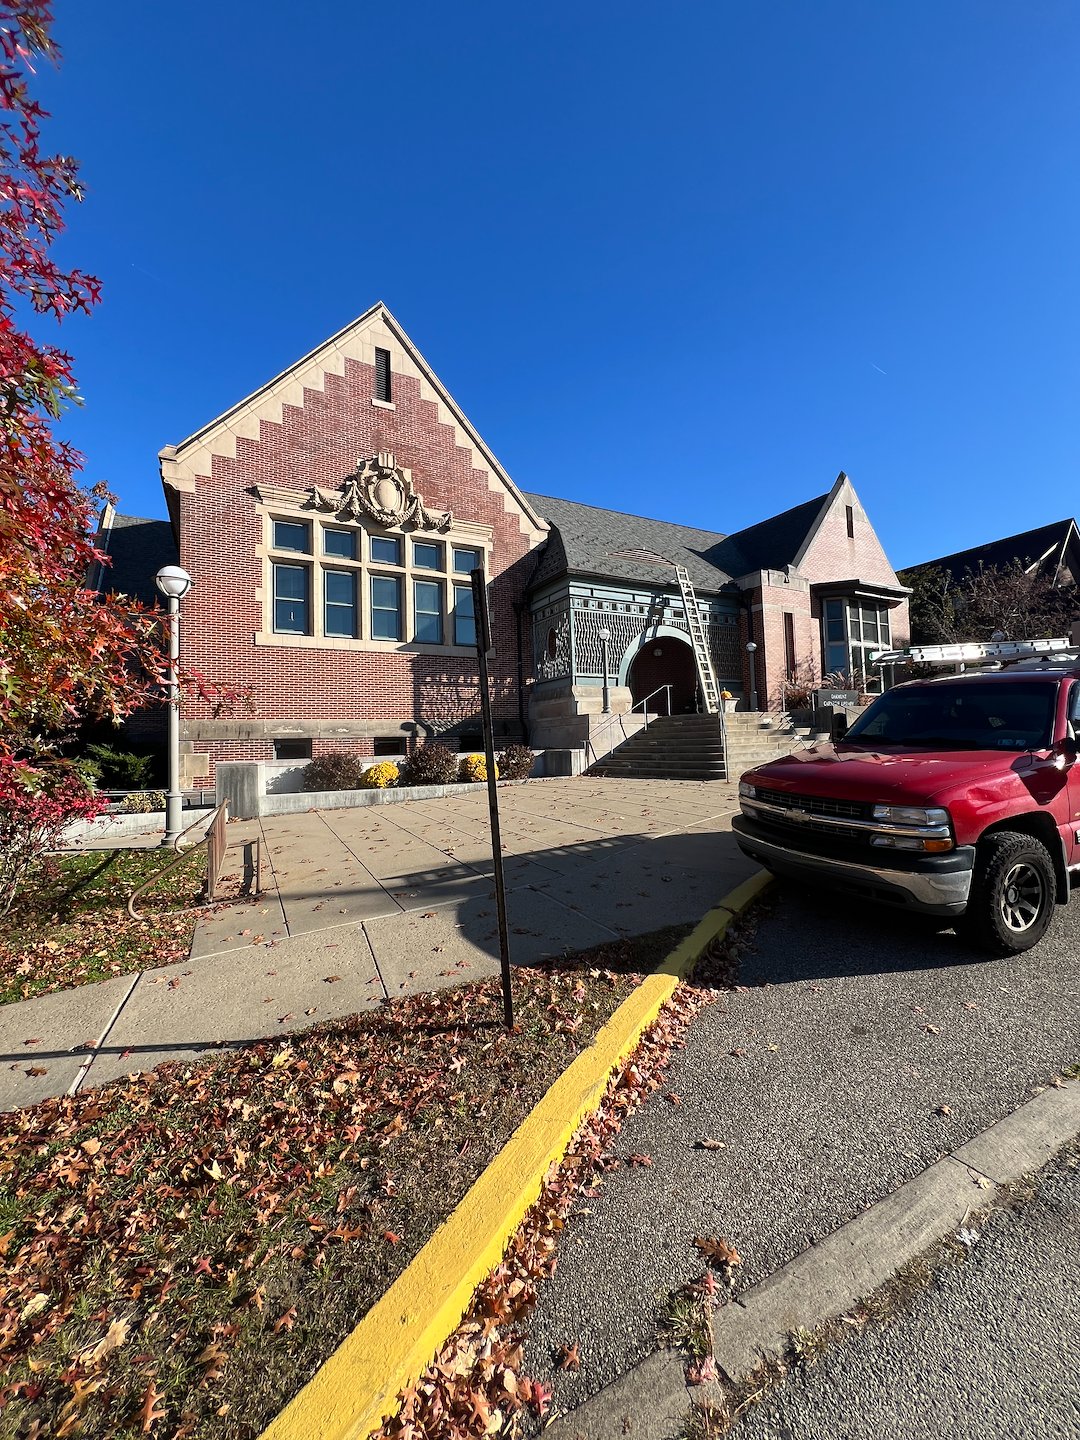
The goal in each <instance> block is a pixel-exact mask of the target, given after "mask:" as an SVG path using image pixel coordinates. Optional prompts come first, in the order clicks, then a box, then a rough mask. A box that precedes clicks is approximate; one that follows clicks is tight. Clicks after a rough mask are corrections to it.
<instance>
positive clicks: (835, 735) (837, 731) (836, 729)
mask: <svg viewBox="0 0 1080 1440" xmlns="http://www.w3.org/2000/svg"><path fill="white" fill-rule="evenodd" d="M847 728H848V727H847V716H846V715H834V716H833V717H832V723H831V724H830V726H829V732H830V734H831V736H832V739H833V741H834V742H835V741H837V740H843V738H844V736H845V735H846V734H847Z"/></svg>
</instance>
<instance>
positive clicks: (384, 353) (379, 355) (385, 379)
mask: <svg viewBox="0 0 1080 1440" xmlns="http://www.w3.org/2000/svg"><path fill="white" fill-rule="evenodd" d="M375 399H376V400H382V401H384V402H385V403H386V404H387V405H389V404H390V401H391V395H390V351H389V350H379V349H376V351H375Z"/></svg>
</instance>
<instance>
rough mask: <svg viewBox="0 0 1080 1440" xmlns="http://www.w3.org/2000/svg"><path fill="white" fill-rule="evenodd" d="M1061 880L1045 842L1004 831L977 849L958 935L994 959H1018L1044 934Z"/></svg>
mask: <svg viewBox="0 0 1080 1440" xmlns="http://www.w3.org/2000/svg"><path fill="white" fill-rule="evenodd" d="M1056 903H1057V876H1056V874H1055V873H1054V862H1053V861H1052V860H1051V858H1050V852H1049V851H1048V850H1047V848H1046V846H1045V845H1044V844H1043V843H1042V841H1041V840H1036V839H1035V837H1034V836H1033V835H1025V834H1022V833H1021V832H1020V831H1016V830H1000V831H998V832H997V833H996V834H994V835H988V836H987V838H986V839H985V840H983V841H982V842H981V844H980V845H979V853H978V856H977V858H976V861H975V874H974V876H973V877H972V881H971V894H970V896H969V897H968V906H967V910H966V911H965V912H964V915H963V918H962V919H961V921H960V923H959V924H958V925H957V927H956V928H957V931H958V932H959V933H960V934H961V935H962V936H963V937H964V938H965V939H967V940H969V941H970V942H971V943H972V944H974V945H977V946H978V948H979V949H980V950H988V951H989V952H990V953H991V954H992V955H1019V954H1020V953H1021V952H1022V951H1024V950H1030V949H1031V947H1032V946H1033V945H1037V944H1038V943H1039V941H1040V940H1041V939H1042V937H1043V936H1044V935H1045V933H1046V927H1047V926H1048V925H1049V924H1050V920H1051V918H1052V917H1053V914H1054V906H1055V904H1056Z"/></svg>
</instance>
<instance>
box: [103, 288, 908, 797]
mask: <svg viewBox="0 0 1080 1440" xmlns="http://www.w3.org/2000/svg"><path fill="white" fill-rule="evenodd" d="M160 464H161V478H162V483H163V485H164V489H165V495H166V500H167V503H168V508H169V515H170V519H171V522H172V529H173V534H174V536H175V538H176V543H177V550H178V556H177V558H178V559H179V561H180V563H181V564H182V565H183V566H184V567H185V568H186V569H187V570H188V571H189V572H190V573H191V575H192V578H193V581H194V584H193V586H192V589H191V591H190V592H189V594H188V596H187V598H186V599H185V600H184V602H183V607H182V615H183V629H182V635H183V642H182V643H183V652H184V659H185V663H186V664H188V665H190V666H194V667H195V668H197V669H198V670H200V671H202V672H203V673H204V674H206V675H208V676H210V677H212V678H214V679H221V680H225V681H228V682H229V683H231V684H235V685H240V686H244V687H247V688H249V689H250V692H251V696H252V703H253V714H251V715H250V716H248V715H228V716H219V715H214V714H213V713H212V712H211V711H210V710H209V709H208V708H207V707H206V706H205V705H204V704H202V703H201V702H199V701H197V700H188V701H186V702H185V707H184V710H183V713H182V716H181V749H182V769H183V776H184V782H185V784H187V785H189V786H193V785H199V784H203V783H209V782H210V781H211V780H212V776H213V769H214V766H215V765H216V763H217V762H218V761H221V760H270V759H275V758H279V759H299V758H303V757H305V756H307V755H309V754H311V755H317V754H320V753H326V752H327V751H329V750H335V749H349V750H355V751H358V752H359V753H361V754H379V753H391V752H399V751H401V750H403V749H404V748H406V747H408V746H409V745H411V744H413V743H415V742H417V741H422V740H424V739H427V738H433V737H436V736H442V737H445V738H447V739H449V740H450V741H451V742H452V743H454V744H456V745H457V746H458V747H459V748H472V747H475V746H476V745H477V744H478V742H479V737H478V728H479V727H478V712H479V702H478V675H477V665H476V657H475V649H474V633H475V632H474V626H473V617H472V611H471V593H470V588H469V583H468V581H469V572H470V571H471V569H472V568H473V567H474V566H476V565H482V567H483V569H484V570H485V572H486V574H487V577H488V583H489V596H490V604H491V611H492V622H493V623H492V630H493V646H494V649H493V655H492V657H491V672H492V685H493V708H494V714H495V720H496V728H497V730H498V732H499V737H505V738H506V739H510V738H516V737H520V736H522V735H527V736H528V738H529V739H530V741H531V742H532V743H533V744H534V745H536V746H537V747H538V748H544V747H547V746H562V745H566V744H581V743H583V741H584V739H585V738H586V737H587V735H588V734H589V730H590V727H592V726H594V725H595V723H596V720H597V716H598V713H599V710H600V708H601V694H602V685H603V679H604V676H603V648H604V647H603V645H602V644H601V631H602V630H607V631H608V632H609V635H610V638H609V640H608V642H607V649H608V658H609V661H610V663H611V666H612V672H613V673H612V676H611V677H610V678H611V679H612V680H613V682H614V683H613V684H612V685H611V686H610V687H609V688H610V690H611V692H612V694H611V698H612V702H613V705H612V708H615V709H627V708H629V707H630V705H631V704H632V703H633V701H634V700H635V699H644V698H645V697H646V696H647V695H648V694H649V693H651V692H653V691H655V690H657V689H659V688H660V687H662V686H664V685H670V686H671V692H672V700H673V708H675V709H676V710H678V709H686V708H692V707H693V706H694V704H695V703H696V700H695V688H696V686H695V679H696V675H695V659H694V654H693V650H692V648H691V645H690V638H691V637H690V631H689V626H688V623H687V617H686V610H685V606H684V603H683V599H682V593H681V591H680V588H679V587H678V585H677V584H676V581H675V572H674V566H675V565H676V564H681V565H684V566H685V567H686V570H687V571H688V573H689V576H690V579H691V580H692V581H693V582H694V584H695V586H696V587H697V589H698V592H699V598H698V601H697V606H698V609H699V612H700V614H701V616H702V619H703V621H704V624H705V634H706V636H707V637H708V638H707V644H708V648H709V650H710V653H711V657H712V665H713V669H714V671H715V674H716V679H717V681H718V684H719V685H721V686H724V687H726V688H727V689H730V690H732V691H733V692H735V693H739V694H742V695H743V696H744V701H745V697H747V696H748V695H749V692H750V677H749V675H748V672H747V669H746V650H745V642H746V640H747V639H748V638H750V636H751V635H753V636H754V638H755V640H756V641H757V643H758V644H759V645H760V646H761V647H762V648H761V651H760V652H759V656H758V661H759V664H758V673H757V674H756V676H755V681H756V688H757V691H758V694H759V695H760V696H761V697H762V703H764V697H766V696H768V695H770V694H771V688H770V687H772V685H773V683H774V680H776V679H778V678H779V676H780V675H781V674H782V673H783V672H784V671H785V670H787V671H791V670H794V669H797V668H798V666H799V665H803V666H804V667H809V668H811V669H813V670H815V671H816V672H817V673H820V670H821V668H822V663H823V659H824V656H825V655H826V653H827V655H828V657H829V658H828V659H827V661H826V662H825V668H837V666H836V664H835V661H836V659H837V657H838V656H839V654H840V649H839V648H838V647H840V646H843V653H844V657H845V661H846V662H848V663H850V661H851V658H852V656H853V655H855V654H856V652H858V654H861V653H862V652H861V650H860V649H859V648H858V647H860V646H862V645H863V643H864V640H865V637H866V634H867V631H866V629H865V623H866V622H865V621H864V619H863V612H864V611H868V610H869V609H873V610H874V613H875V614H878V613H879V612H880V611H892V612H894V613H900V614H902V613H903V611H904V608H905V607H904V595H905V593H906V592H904V591H903V590H902V588H901V587H900V586H899V585H898V583H897V581H896V576H895V574H894V573H893V571H892V569H891V567H890V566H889V564H888V561H887V559H886V558H885V555H884V551H883V550H882V548H881V546H880V544H879V542H878V541H877V537H876V536H875V535H874V532H873V530H872V527H871V526H870V524H869V521H868V520H867V519H866V517H865V516H864V514H863V512H862V509H861V507H860V506H859V504H858V500H857V498H856V497H855V494H854V491H853V490H852V488H851V486H850V482H849V481H848V480H847V478H846V476H841V477H840V478H839V479H838V481H837V483H836V485H835V486H834V487H833V490H832V491H831V492H830V493H829V495H828V496H823V497H821V498H820V499H818V500H816V501H811V502H809V503H808V504H807V505H805V506H799V507H797V508H796V509H795V510H793V511H789V512H787V513H786V514H785V515H782V516H778V517H775V518H774V519H772V520H768V521H764V522H762V524H760V525H757V526H753V527H751V528H749V529H747V530H744V531H742V532H740V533H739V534H736V535H732V536H725V535H721V534H716V533H714V532H710V531H704V530H697V529H690V528H688V527H684V526H679V525H673V524H670V523H668V522H664V521H652V520H645V519H641V518H638V517H634V516H627V515H620V514H617V513H616V512H612V511H602V510H596V509H594V508H593V507H591V506H585V505H580V504H577V503H575V502H572V501H565V500H556V499H551V498H547V497H543V496H540V495H530V494H526V493H524V492H522V491H521V490H519V489H518V488H517V486H516V485H515V484H514V483H513V481H512V480H511V478H510V477H509V475H508V474H507V473H506V471H505V470H504V469H503V467H502V466H501V465H500V464H499V462H498V461H497V460H496V459H495V457H494V455H493V454H492V453H491V451H490V450H489V449H488V447H487V446H486V445H485V443H484V441H483V440H482V439H481V437H480V436H479V434H478V433H477V431H476V430H475V429H474V428H473V427H472V425H471V424H470V423H469V421H468V420H467V419H466V417H465V415H464V414H463V412H462V411H461V409H460V408H459V407H458V406H457V405H456V404H455V402H454V401H453V400H452V399H451V397H450V395H449V394H448V392H447V391H446V389H445V387H444V386H443V385H442V384H441V382H440V381H439V380H438V378H437V377H436V375H435V374H434V372H433V371H432V370H431V368H430V366H428V364H427V363H426V361H425V360H424V359H423V357H422V356H421V355H420V353H419V351H418V350H417V349H416V347H415V346H414V345H413V344H412V342H411V341H410V340H409V338H408V336H407V335H406V334H405V333H404V331H403V330H402V329H401V327H400V326H399V325H398V324H397V322H396V321H395V320H394V318H393V316H392V315H391V314H390V313H389V311H387V309H386V308H385V306H383V305H381V304H379V305H376V306H374V307H373V308H372V309H371V310H369V311H367V312H366V313H365V314H364V315H362V316H361V317H360V318H359V319H358V320H356V321H354V322H353V323H352V324H351V325H349V326H347V327H346V328H345V329H344V330H342V331H340V332H339V333H338V334H337V335H335V336H333V337H332V338H331V339H330V340H328V341H326V342H325V343H324V344H323V345H320V346H319V347H318V348H317V349H315V350H313V351H312V352H311V353H310V354H308V355H306V356H304V357H303V358H302V359H301V360H299V361H298V362H297V363H296V364H295V365H293V366H292V367H290V369H289V370H287V371H285V372H284V373H283V374H281V375H279V376H277V377H276V378H275V379H273V380H271V381H269V382H268V383H267V384H266V385H264V386H263V387H262V388H261V389H259V390H257V391H256V392H255V393H254V394H253V395H251V396H249V397H248V398H247V399H245V400H243V401H241V402H240V403H239V404H237V405H235V406H234V407H233V408H232V409H231V410H228V411H227V412H226V413H225V414H224V415H221V416H219V417H218V418H217V419H216V420H213V421H211V422H210V423H209V424H208V425H206V426H204V427H203V428H202V429H200V430H198V431H196V432H195V434H193V435H191V436H189V437H188V439H186V440H184V441H182V442H181V443H180V444H178V445H172V446H167V447H166V448H165V449H164V450H162V451H161V454H160ZM126 529H127V531H128V533H130V534H131V535H136V534H138V533H139V531H138V527H136V526H134V525H132V526H128V527H126ZM106 583H107V582H106ZM823 587H824V588H823ZM829 587H832V588H831V589H830V588H829ZM826 594H827V598H825V597H826ZM833 601H835V602H836V603H835V605H832V606H831V608H830V605H831V602H833ZM837 606H838V607H839V608H836V607H837ZM902 631H903V625H902V624H900V625H899V626H898V625H895V624H894V625H893V626H892V627H891V630H890V627H889V626H888V625H887V624H881V625H880V626H878V627H877V629H876V632H875V633H876V637H877V640H878V641H879V642H880V644H881V645H882V647H883V648H888V646H889V645H890V644H891V645H896V644H898V643H900V641H901V638H902ZM823 647H824V648H823ZM829 647H832V648H831V649H830V648H829ZM530 711H531V713H530ZM497 738H498V737H497Z"/></svg>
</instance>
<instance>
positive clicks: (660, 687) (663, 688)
mask: <svg viewBox="0 0 1080 1440" xmlns="http://www.w3.org/2000/svg"><path fill="white" fill-rule="evenodd" d="M664 691H666V692H667V711H666V713H667V714H668V715H670V714H671V686H670V685H658V686H657V687H656V689H655V690H653V691H651V692H650V694H648V695H646V696H645V698H644V700H636V701H635V702H634V704H633V705H631V706H630V709H629V710H624V711H620V713H619V714H618V715H613V716H612V717H611V719H610V720H609V721H608V723H607V724H606V725H604V726H602V727H601V728H600V729H599V730H597V732H596V737H597V738H599V737H600V736H601V735H604V734H606V733H607V731H608V730H610V729H611V727H612V725H614V724H615V723H616V722H618V724H619V725H620V726H621V727H622V732H623V739H624V740H627V739H629V736H628V735H627V733H626V727H625V726H624V725H623V721H624V720H625V719H626V717H627V715H632V714H633V713H634V711H635V710H636V709H637V708H638V706H639V705H646V706H647V705H648V703H649V701H650V700H651V699H652V698H653V697H654V696H656V695H659V694H661V693H662V692H664ZM642 713H643V715H644V716H645V724H644V725H643V726H642V727H641V728H642V730H647V729H648V728H649V712H648V710H644V711H643V712H642ZM639 733H640V732H639ZM585 749H586V750H587V751H590V752H591V753H592V760H591V761H590V762H589V763H590V764H591V765H595V764H596V762H597V761H598V760H599V759H600V756H599V755H597V753H596V747H595V746H594V745H593V737H592V735H590V736H589V737H588V739H587V740H586V741H585ZM613 749H614V746H611V745H609V746H608V748H607V749H606V750H605V751H604V754H605V755H610V754H611V752H612V750H613Z"/></svg>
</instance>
